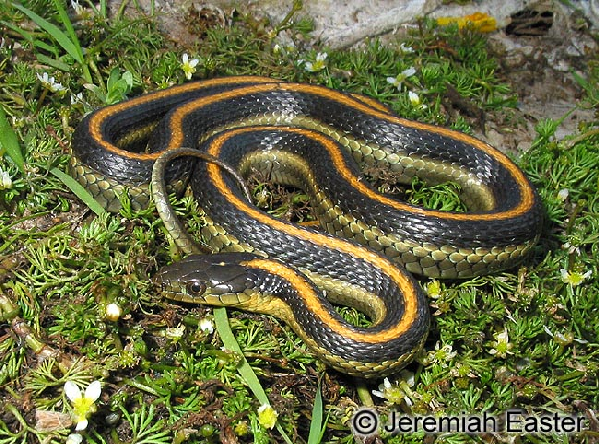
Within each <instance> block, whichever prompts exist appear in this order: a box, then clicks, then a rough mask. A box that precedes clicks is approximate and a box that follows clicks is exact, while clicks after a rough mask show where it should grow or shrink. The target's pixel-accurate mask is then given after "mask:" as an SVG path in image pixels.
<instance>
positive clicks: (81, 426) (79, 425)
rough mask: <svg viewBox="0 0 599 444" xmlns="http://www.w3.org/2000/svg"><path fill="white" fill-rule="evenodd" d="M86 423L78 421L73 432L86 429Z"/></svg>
mask: <svg viewBox="0 0 599 444" xmlns="http://www.w3.org/2000/svg"><path fill="white" fill-rule="evenodd" d="M87 424H88V421H87V419H84V420H83V421H79V422H78V423H77V425H76V426H75V430H76V431H78V432H80V431H81V430H85V429H86V428H87Z"/></svg>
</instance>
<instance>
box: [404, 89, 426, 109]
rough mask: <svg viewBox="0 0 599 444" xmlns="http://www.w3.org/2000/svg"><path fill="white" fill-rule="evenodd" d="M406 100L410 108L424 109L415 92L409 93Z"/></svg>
mask: <svg viewBox="0 0 599 444" xmlns="http://www.w3.org/2000/svg"><path fill="white" fill-rule="evenodd" d="M408 98H409V99H410V103H411V104H412V106H413V107H414V108H423V107H424V105H423V104H422V102H421V101H420V96H419V95H418V94H416V93H415V92H412V91H409V92H408Z"/></svg>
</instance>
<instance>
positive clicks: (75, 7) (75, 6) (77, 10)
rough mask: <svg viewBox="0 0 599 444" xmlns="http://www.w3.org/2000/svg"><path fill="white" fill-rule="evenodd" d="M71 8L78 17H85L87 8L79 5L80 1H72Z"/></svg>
mask: <svg viewBox="0 0 599 444" xmlns="http://www.w3.org/2000/svg"><path fill="white" fill-rule="evenodd" d="M71 8H73V11H75V14H77V15H83V13H84V12H85V8H84V7H83V6H81V5H80V4H79V0H71Z"/></svg>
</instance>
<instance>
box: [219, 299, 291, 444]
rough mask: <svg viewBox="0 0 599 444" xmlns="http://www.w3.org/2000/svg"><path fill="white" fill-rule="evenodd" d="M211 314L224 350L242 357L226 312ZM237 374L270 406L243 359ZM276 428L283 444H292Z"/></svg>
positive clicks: (278, 428) (224, 310)
mask: <svg viewBox="0 0 599 444" xmlns="http://www.w3.org/2000/svg"><path fill="white" fill-rule="evenodd" d="M213 314H214V325H215V326H216V330H217V331H218V334H219V335H220V338H221V339H222V341H223V345H224V346H225V348H227V349H229V350H231V351H234V352H236V353H238V354H239V356H243V352H242V351H241V347H239V344H238V343H237V339H235V335H234V334H233V331H232V330H231V326H230V325H229V318H228V317H227V310H226V309H225V308H224V307H216V308H214V310H213ZM237 372H238V373H239V374H240V375H241V376H242V378H243V379H244V380H245V382H246V383H247V385H248V387H249V388H250V390H251V391H252V393H254V396H255V397H256V398H258V401H260V403H261V404H270V401H269V399H268V396H266V392H265V391H264V389H263V388H262V385H260V381H259V380H258V377H257V376H256V373H254V370H252V367H251V366H250V365H249V364H248V363H247V361H246V360H245V358H243V360H242V361H241V364H239V367H237ZM276 427H277V430H278V431H279V433H280V434H281V436H282V437H283V439H284V440H285V442H286V443H287V444H293V442H292V441H291V439H290V438H289V436H287V434H286V433H285V430H283V427H281V424H279V423H278V422H277V425H276Z"/></svg>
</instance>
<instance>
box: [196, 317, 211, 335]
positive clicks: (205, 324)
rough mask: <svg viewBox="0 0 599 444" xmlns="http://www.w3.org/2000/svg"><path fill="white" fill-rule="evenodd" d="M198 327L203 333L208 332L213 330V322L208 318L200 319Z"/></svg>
mask: <svg viewBox="0 0 599 444" xmlns="http://www.w3.org/2000/svg"><path fill="white" fill-rule="evenodd" d="M198 327H200V330H202V331H203V332H204V333H208V334H210V333H212V332H213V331H214V324H213V323H212V321H211V320H210V319H208V318H202V319H200V323H199V325H198Z"/></svg>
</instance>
